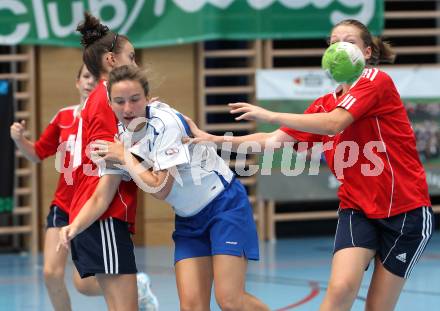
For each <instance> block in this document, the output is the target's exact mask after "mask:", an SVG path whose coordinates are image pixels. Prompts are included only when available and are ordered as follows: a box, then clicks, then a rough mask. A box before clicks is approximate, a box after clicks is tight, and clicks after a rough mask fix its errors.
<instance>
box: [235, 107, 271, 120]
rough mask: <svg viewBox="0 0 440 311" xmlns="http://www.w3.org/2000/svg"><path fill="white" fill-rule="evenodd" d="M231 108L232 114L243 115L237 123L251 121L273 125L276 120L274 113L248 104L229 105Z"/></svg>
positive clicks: (238, 118)
mask: <svg viewBox="0 0 440 311" xmlns="http://www.w3.org/2000/svg"><path fill="white" fill-rule="evenodd" d="M229 107H231V110H230V111H229V112H230V113H231V114H239V113H241V115H239V116H238V117H236V118H235V120H237V121H239V120H249V121H263V122H270V123H272V122H273V120H274V118H275V116H274V115H275V114H274V112H272V111H269V110H266V109H264V108H261V107H258V106H255V105H251V104H248V103H232V104H229Z"/></svg>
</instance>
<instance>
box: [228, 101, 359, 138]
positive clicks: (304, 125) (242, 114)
mask: <svg viewBox="0 0 440 311" xmlns="http://www.w3.org/2000/svg"><path fill="white" fill-rule="evenodd" d="M229 106H230V107H231V111H230V112H231V114H239V116H238V117H236V118H235V119H236V120H256V121H261V122H267V123H273V124H279V125H281V126H286V127H289V128H291V129H294V130H297V131H302V132H308V133H313V134H319V135H336V134H339V133H340V132H342V131H343V130H344V129H345V128H346V127H347V126H349V125H350V124H351V123H353V121H354V118H353V116H352V115H351V114H350V113H349V112H348V111H347V110H345V109H343V108H338V109H334V110H332V111H331V112H324V113H307V114H296V113H282V112H273V111H269V110H266V109H264V108H261V107H258V106H255V105H251V104H248V103H233V104H229Z"/></svg>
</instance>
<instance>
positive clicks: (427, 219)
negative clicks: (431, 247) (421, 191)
mask: <svg viewBox="0 0 440 311" xmlns="http://www.w3.org/2000/svg"><path fill="white" fill-rule="evenodd" d="M422 213H423V226H422V240H421V241H420V244H419V247H417V250H416V252H415V253H414V255H413V258H412V259H411V262H410V263H409V265H408V267H407V268H406V272H405V276H404V277H405V279H406V278H408V277H409V275H410V274H411V272H412V270H413V269H414V266H415V264H416V263H417V262H418V261H419V259H420V256H421V255H422V253H423V250H424V249H425V247H426V244H427V243H428V241H429V238H430V237H431V233H432V219H431V214H430V213H429V211H428V207H426V206H424V207H422Z"/></svg>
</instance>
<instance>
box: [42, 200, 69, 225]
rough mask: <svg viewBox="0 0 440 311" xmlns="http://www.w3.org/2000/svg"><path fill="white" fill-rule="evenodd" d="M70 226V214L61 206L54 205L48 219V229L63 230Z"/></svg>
mask: <svg viewBox="0 0 440 311" xmlns="http://www.w3.org/2000/svg"><path fill="white" fill-rule="evenodd" d="M68 224H69V214H67V213H66V212H65V211H63V210H62V209H61V208H60V207H59V206H56V205H52V206H51V207H50V210H49V214H48V215H47V217H46V228H61V227H64V226H67V225H68Z"/></svg>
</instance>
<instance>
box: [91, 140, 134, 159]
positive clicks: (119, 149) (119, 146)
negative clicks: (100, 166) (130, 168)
mask: <svg viewBox="0 0 440 311" xmlns="http://www.w3.org/2000/svg"><path fill="white" fill-rule="evenodd" d="M91 149H92V151H91V155H92V157H99V158H101V159H102V160H105V161H106V162H112V163H117V164H122V165H124V164H125V162H126V161H125V152H126V151H125V147H124V144H123V143H122V142H121V141H120V140H119V139H118V138H117V137H115V141H114V142H109V141H106V140H97V141H94V142H93V143H92V144H91Z"/></svg>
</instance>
